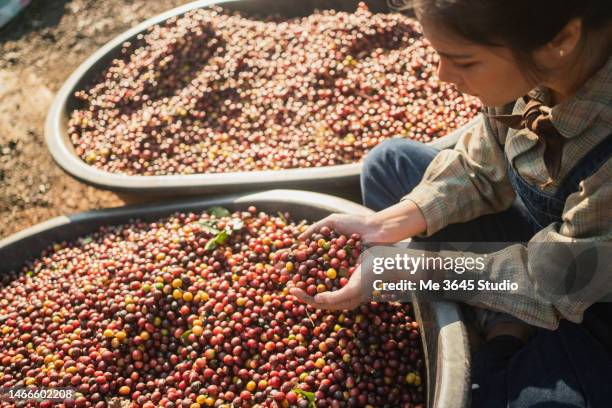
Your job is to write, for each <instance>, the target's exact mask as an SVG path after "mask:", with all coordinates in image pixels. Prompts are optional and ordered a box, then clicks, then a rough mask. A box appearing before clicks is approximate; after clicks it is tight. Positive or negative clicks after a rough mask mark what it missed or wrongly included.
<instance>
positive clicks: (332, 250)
mask: <svg viewBox="0 0 612 408" xmlns="http://www.w3.org/2000/svg"><path fill="white" fill-rule="evenodd" d="M361 251H362V244H361V239H360V236H359V234H352V235H351V236H350V237H347V236H345V235H341V234H337V233H336V232H335V231H333V230H331V229H330V228H329V227H322V228H321V229H320V230H319V231H318V232H317V233H314V234H313V235H311V236H310V237H308V238H307V239H306V240H305V241H304V242H300V241H298V242H296V243H295V244H294V247H293V248H292V251H291V255H290V261H289V262H287V263H286V264H285V269H286V270H287V271H288V272H290V273H291V272H295V273H294V274H293V277H292V278H291V281H289V284H292V285H295V286H296V287H297V288H299V289H302V290H304V291H305V292H306V293H307V294H308V295H310V296H314V295H316V294H317V293H321V292H325V291H329V290H336V289H339V288H341V287H343V286H344V285H346V284H347V283H348V280H349V278H350V277H351V275H352V273H353V272H354V270H355V265H356V264H357V261H358V259H359V255H360V254H361Z"/></svg>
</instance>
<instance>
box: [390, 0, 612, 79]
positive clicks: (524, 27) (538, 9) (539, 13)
mask: <svg viewBox="0 0 612 408" xmlns="http://www.w3.org/2000/svg"><path fill="white" fill-rule="evenodd" d="M388 2H389V6H390V7H391V9H393V10H396V11H406V10H411V11H416V12H417V13H418V14H419V15H422V16H425V17H427V18H429V19H431V20H432V21H436V22H439V23H440V24H442V26H444V27H445V28H447V29H449V30H451V31H452V32H453V33H455V34H458V35H460V36H461V37H463V38H465V39H467V40H469V41H472V42H474V43H477V44H483V45H492V46H506V47H508V48H510V49H511V50H512V51H513V53H514V55H515V57H516V58H517V61H519V63H521V64H522V65H523V66H524V68H527V69H528V71H529V73H531V74H532V75H535V74H536V73H537V72H538V71H539V69H538V67H536V66H535V64H534V62H533V59H532V53H533V51H535V50H537V49H538V48H540V47H542V46H544V45H545V44H546V43H548V42H550V41H552V40H553V39H554V38H555V36H556V35H557V34H558V33H559V32H560V31H561V29H562V28H563V27H564V26H565V25H566V24H567V23H568V22H569V21H570V20H571V19H573V18H580V19H582V27H583V36H582V38H583V40H584V39H585V38H586V35H588V33H589V32H590V31H592V30H596V29H599V28H601V27H603V26H604V25H605V24H606V23H607V22H608V21H609V20H610V18H611V16H612V7H611V5H612V4H611V3H610V0H388Z"/></svg>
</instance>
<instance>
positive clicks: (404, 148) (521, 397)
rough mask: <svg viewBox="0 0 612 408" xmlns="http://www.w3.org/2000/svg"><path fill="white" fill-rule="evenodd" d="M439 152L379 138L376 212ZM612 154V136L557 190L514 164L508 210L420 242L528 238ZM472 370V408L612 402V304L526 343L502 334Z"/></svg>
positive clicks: (591, 406) (367, 198) (370, 191)
mask: <svg viewBox="0 0 612 408" xmlns="http://www.w3.org/2000/svg"><path fill="white" fill-rule="evenodd" d="M501 147H502V149H503V146H501ZM438 153H439V151H438V150H436V149H434V148H433V147H431V146H428V145H424V144H422V143H418V142H414V141H411V140H406V139H390V140H387V141H384V142H383V143H381V144H379V145H378V146H377V147H376V148H375V149H373V150H372V151H371V152H370V153H368V155H367V156H366V158H365V160H364V164H363V169H362V175H361V188H362V194H363V202H364V204H365V205H366V206H367V207H369V208H371V209H373V210H375V211H380V210H382V209H385V208H387V207H390V206H392V205H394V204H396V203H397V202H398V201H400V199H401V198H402V197H403V196H404V195H406V194H407V193H408V192H410V191H411V190H412V189H413V188H414V187H415V186H416V185H417V184H419V182H420V181H421V179H422V177H423V174H424V173H425V170H426V169H427V167H428V166H429V163H430V162H431V160H433V158H434V157H435V156H436V155H437V154H438ZM610 157H612V135H611V136H609V137H608V138H607V139H606V140H605V141H603V142H602V143H600V144H599V145H598V146H596V147H595V148H594V149H592V150H591V151H590V152H589V153H587V155H586V156H585V157H584V158H583V159H581V160H580V161H579V162H578V163H577V164H576V165H575V166H574V168H573V169H572V170H571V171H570V173H569V174H568V175H567V176H566V177H565V178H564V180H563V181H562V183H561V185H560V186H559V188H558V189H557V191H556V193H555V194H546V193H543V192H541V191H539V190H538V189H536V188H535V187H534V186H532V185H530V184H529V183H527V182H526V181H525V180H523V179H522V177H520V175H518V174H517V173H516V171H515V170H514V168H513V167H512V166H508V176H509V178H510V182H511V183H512V186H513V188H514V190H515V192H516V195H517V199H516V200H515V202H514V204H513V205H512V206H511V207H510V208H509V209H507V210H505V211H503V212H501V213H497V214H488V215H484V216H481V217H479V218H477V219H475V220H471V221H468V222H465V223H457V224H451V225H448V226H447V227H445V228H443V229H442V230H440V231H438V232H436V233H435V234H432V235H431V236H430V237H427V238H421V239H420V240H423V241H427V242H440V243H443V242H527V241H529V240H530V239H531V237H533V235H534V234H535V233H536V232H538V231H539V230H541V229H542V228H543V227H545V226H547V225H549V224H550V223H551V222H561V215H562V212H563V207H564V204H565V201H566V199H567V197H568V196H569V195H570V194H571V193H573V192H576V191H578V189H579V183H580V181H581V180H583V179H585V178H587V177H589V176H590V175H592V174H594V173H595V172H596V171H597V169H599V168H600V167H601V166H602V165H603V164H604V163H605V162H606V161H607V160H609V159H610ZM611 279H612V276H611ZM471 374H472V383H473V385H474V387H473V390H472V396H471V397H472V407H473V408H480V407H486V408H527V407H534V406H538V407H546V408H552V407H555V408H557V407H559V408H561V407H563V408H569V407H572V408H574V407H581V408H582V407H583V408H587V407H588V408H599V407H602V408H603V407H606V408H610V407H612V304H611V303H596V304H594V305H592V306H591V307H590V308H588V309H587V310H586V312H585V313H584V318H583V322H582V323H581V324H575V323H572V322H569V321H568V320H564V319H562V320H561V322H560V324H559V328H558V329H557V330H546V329H536V331H535V334H534V336H533V337H532V339H531V340H530V341H529V343H528V344H527V345H525V346H523V345H522V343H521V342H520V341H519V340H518V339H516V338H514V337H509V336H500V337H496V338H494V339H493V340H491V341H489V342H487V343H485V344H484V346H483V347H482V348H481V349H480V350H479V351H478V352H476V353H475V354H474V355H473V356H472V370H471Z"/></svg>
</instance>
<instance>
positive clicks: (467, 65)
mask: <svg viewBox="0 0 612 408" xmlns="http://www.w3.org/2000/svg"><path fill="white" fill-rule="evenodd" d="M476 64H477V63H476V62H462V63H459V62H455V66H457V67H458V68H462V69H467V68H471V67H473V66H474V65H476Z"/></svg>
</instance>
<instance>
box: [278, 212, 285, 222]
mask: <svg viewBox="0 0 612 408" xmlns="http://www.w3.org/2000/svg"><path fill="white" fill-rule="evenodd" d="M277 214H278V218H280V219H281V220H282V221H283V222H284V223H285V224H286V223H287V218H286V217H285V214H283V213H282V212H280V211H278V212H277Z"/></svg>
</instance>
